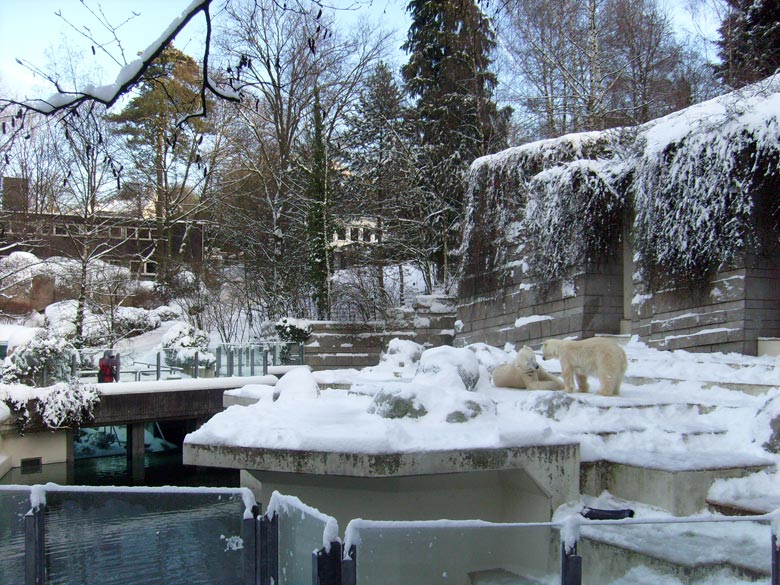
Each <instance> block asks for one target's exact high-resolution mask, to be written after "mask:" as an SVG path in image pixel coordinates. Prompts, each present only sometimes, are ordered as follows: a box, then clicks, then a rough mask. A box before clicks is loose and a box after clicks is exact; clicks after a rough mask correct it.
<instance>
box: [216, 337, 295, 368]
mask: <svg viewBox="0 0 780 585" xmlns="http://www.w3.org/2000/svg"><path fill="white" fill-rule="evenodd" d="M215 355H216V360H217V361H216V366H215V368H216V375H217V376H259V375H262V374H266V373H267V368H268V367H269V366H293V365H301V364H303V363H304V351H303V345H302V344H300V343H286V342H264V343H223V344H220V345H219V346H217V348H216V350H215Z"/></svg>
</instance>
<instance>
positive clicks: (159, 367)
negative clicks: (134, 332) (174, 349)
mask: <svg viewBox="0 0 780 585" xmlns="http://www.w3.org/2000/svg"><path fill="white" fill-rule="evenodd" d="M161 377H162V354H161V353H160V352H159V351H158V352H157V379H158V380H159V379H160V378H161Z"/></svg>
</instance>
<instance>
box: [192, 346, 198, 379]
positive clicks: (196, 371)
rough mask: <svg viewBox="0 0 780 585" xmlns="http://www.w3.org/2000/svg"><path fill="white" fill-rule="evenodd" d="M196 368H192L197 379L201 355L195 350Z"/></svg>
mask: <svg viewBox="0 0 780 585" xmlns="http://www.w3.org/2000/svg"><path fill="white" fill-rule="evenodd" d="M194 366H195V367H194V368H193V369H192V374H193V377H194V378H195V379H196V380H197V379H198V370H199V369H200V356H199V355H198V352H197V351H196V352H195V364H194Z"/></svg>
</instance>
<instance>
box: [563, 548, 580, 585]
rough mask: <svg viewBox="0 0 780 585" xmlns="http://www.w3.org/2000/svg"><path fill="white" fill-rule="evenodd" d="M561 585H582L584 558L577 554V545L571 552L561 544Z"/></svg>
mask: <svg viewBox="0 0 780 585" xmlns="http://www.w3.org/2000/svg"><path fill="white" fill-rule="evenodd" d="M561 585H582V557H581V556H579V555H578V554H577V543H576V542H575V543H574V546H572V547H571V549H570V550H566V544H565V543H562V544H561Z"/></svg>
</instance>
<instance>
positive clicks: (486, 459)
mask: <svg viewBox="0 0 780 585" xmlns="http://www.w3.org/2000/svg"><path fill="white" fill-rule="evenodd" d="M541 461H544V462H547V464H549V463H550V462H553V461H557V462H559V463H563V464H565V463H566V462H575V463H576V462H578V461H579V444H578V443H574V442H570V443H561V444H556V445H525V446H516V447H494V448H483V449H453V450H436V451H418V452H388V453H346V452H335V451H314V450H291V449H280V448H258V447H238V446H226V445H205V444H197V443H193V442H189V440H188V441H187V442H185V444H184V463H185V464H187V465H206V466H211V467H227V468H233V469H248V470H260V471H275V472H282V473H310V474H316V475H340V476H350V477H398V476H414V475H431V474H442V473H461V472H468V471H502V470H509V469H537V467H538V464H539V462H541Z"/></svg>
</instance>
